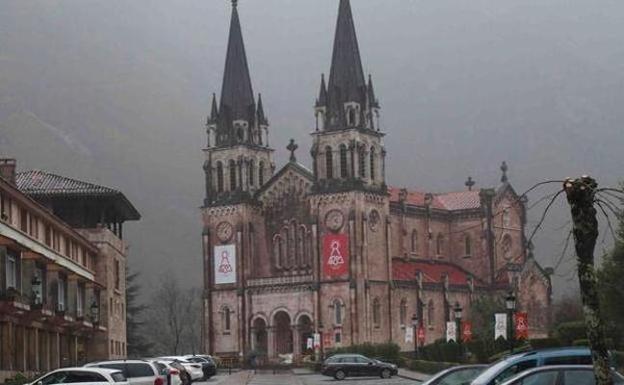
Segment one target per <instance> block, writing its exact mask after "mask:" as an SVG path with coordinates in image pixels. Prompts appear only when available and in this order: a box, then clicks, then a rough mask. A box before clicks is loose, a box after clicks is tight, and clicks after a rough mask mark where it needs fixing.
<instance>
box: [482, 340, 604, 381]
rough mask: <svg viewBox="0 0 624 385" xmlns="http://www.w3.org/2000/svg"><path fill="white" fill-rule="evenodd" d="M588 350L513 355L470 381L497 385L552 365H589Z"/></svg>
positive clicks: (560, 349) (545, 350)
mask: <svg viewBox="0 0 624 385" xmlns="http://www.w3.org/2000/svg"><path fill="white" fill-rule="evenodd" d="M591 364H592V358H591V352H590V351H589V349H588V348H582V347H573V348H556V349H544V350H534V351H530V352H525V353H519V354H513V355H510V356H507V357H505V358H503V359H502V360H500V361H498V362H496V363H494V364H493V365H491V366H490V367H489V368H487V369H486V370H485V371H484V372H483V373H481V374H480V375H479V376H478V377H477V378H475V379H474V380H473V381H472V385H499V384H502V383H503V382H505V381H506V380H507V379H509V378H511V377H513V376H515V375H516V374H518V373H521V372H524V371H525V370H529V369H532V368H536V367H541V366H552V365H591Z"/></svg>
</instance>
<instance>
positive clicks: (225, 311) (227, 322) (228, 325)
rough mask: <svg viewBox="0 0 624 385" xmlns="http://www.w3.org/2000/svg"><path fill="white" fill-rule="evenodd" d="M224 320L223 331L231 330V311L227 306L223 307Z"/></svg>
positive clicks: (222, 321) (222, 322)
mask: <svg viewBox="0 0 624 385" xmlns="http://www.w3.org/2000/svg"><path fill="white" fill-rule="evenodd" d="M221 316H222V320H221V324H222V326H223V332H226V333H227V332H229V331H230V329H231V311H230V308H229V307H227V306H224V307H223V311H222V313H221Z"/></svg>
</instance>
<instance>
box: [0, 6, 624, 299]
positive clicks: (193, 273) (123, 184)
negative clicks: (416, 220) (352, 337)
mask: <svg viewBox="0 0 624 385" xmlns="http://www.w3.org/2000/svg"><path fill="white" fill-rule="evenodd" d="M229 4H230V2H229V1H227V0H124V1H121V0H0V154H1V155H3V156H4V155H8V156H15V157H17V158H18V161H19V166H20V168H21V169H29V168H40V169H45V170H49V171H54V172H57V173H60V174H63V175H67V176H73V177H79V178H83V179H86V180H90V181H94V182H98V183H103V184H106V185H109V186H112V187H117V188H119V189H121V190H122V191H124V193H126V195H127V196H128V197H129V199H130V200H131V201H133V202H134V203H135V205H136V206H137V208H138V209H139V210H140V211H141V213H142V214H143V219H142V221H141V222H139V223H136V224H130V225H128V226H127V227H126V228H127V229H128V233H127V239H128V241H129V243H130V245H131V248H130V265H131V267H132V268H133V269H134V270H138V271H140V272H141V273H142V274H143V280H144V281H143V282H144V283H145V284H146V285H147V286H148V287H149V286H150V285H154V284H156V283H157V282H158V280H159V276H160V275H161V274H162V273H163V272H167V273H171V272H172V271H173V272H175V273H174V274H176V275H177V276H178V277H184V280H185V283H186V284H188V285H196V286H199V285H200V284H201V269H200V266H201V250H200V234H201V223H200V217H199V206H200V205H201V203H202V199H203V179H202V178H203V175H202V168H201V167H202V163H203V158H202V152H201V150H202V148H203V145H204V143H205V132H204V130H205V129H204V126H203V124H204V122H205V118H206V115H207V113H208V112H209V108H208V107H209V101H210V97H211V94H212V93H213V92H216V93H217V95H218V94H219V92H220V87H221V78H222V72H223V64H224V61H225V47H226V42H227V33H228V27H229V17H230V5H229ZM352 7H353V13H354V17H355V19H356V20H355V22H356V28H357V31H358V37H359V42H360V51H361V54H362V59H363V63H364V70H365V72H366V73H367V74H368V73H371V74H372V75H373V81H374V83H375V87H376V94H377V97H378V98H379V100H380V103H381V106H382V120H381V123H382V129H383V130H384V131H385V132H386V133H387V134H388V135H387V137H386V139H385V144H386V148H387V150H388V162H387V175H388V183H389V184H391V185H399V186H408V187H415V188H419V189H421V190H425V191H432V192H441V191H448V190H457V189H463V188H464V181H465V180H466V178H467V176H468V175H471V176H472V177H473V178H474V179H475V180H476V181H477V182H478V185H477V187H490V186H495V185H496V184H497V183H498V181H499V178H500V172H499V170H498V167H499V164H500V162H501V161H502V160H507V162H508V163H509V165H510V178H511V181H512V183H513V184H514V186H515V187H516V190H517V191H518V192H521V191H523V190H525V189H526V188H528V187H529V186H531V185H533V184H534V183H536V182H538V181H541V180H545V179H562V178H564V177H566V176H578V175H580V174H582V173H591V174H592V175H594V176H596V177H597V178H598V179H599V182H601V183H603V184H610V185H614V184H616V183H617V182H618V181H619V180H621V179H623V177H622V169H623V166H624V152H623V151H622V150H621V148H622V145H623V144H624V134H623V130H622V127H621V123H622V121H624V109H623V108H622V106H624V96H623V93H622V89H623V86H624V27H623V26H624V3H623V2H621V1H616V0H614V1H607V0H598V1H586V0H515V1H507V0H472V1H457V0H352ZM337 8H338V1H337V0H240V1H239V11H240V15H241V23H242V27H243V35H244V38H245V43H246V48H247V54H248V59H249V64H250V69H251V77H252V82H253V87H254V91H255V92H256V93H258V92H261V93H262V94H263V102H264V106H265V111H266V113H267V115H268V118H269V120H270V122H271V133H270V141H271V144H272V145H273V147H275V148H276V149H277V151H276V161H277V163H278V166H279V165H281V164H283V162H285V161H286V156H287V152H286V151H285V149H284V147H285V146H286V144H287V142H288V140H289V139H290V138H294V139H295V140H297V142H298V143H299V145H300V147H299V151H298V159H299V160H300V161H301V162H303V163H305V164H307V165H309V164H310V161H309V145H310V143H311V141H310V138H309V136H308V134H309V132H311V131H312V129H313V128H314V114H313V105H314V100H315V98H316V95H317V92H318V87H319V81H320V75H321V73H323V72H325V73H328V71H329V64H330V59H331V46H332V42H333V33H334V27H335V20H336V13H337ZM557 187H558V186H556V185H555V186H551V187H550V188H545V189H543V190H542V191H540V192H538V193H537V194H534V195H532V196H531V199H532V201H533V202H535V201H537V199H539V198H540V197H542V196H543V195H545V194H547V193H552V192H554V191H556V188H557ZM542 207H543V205H540V206H538V207H536V208H534V209H532V210H531V223H530V224H529V227H528V231H529V232H530V231H531V229H532V225H533V224H534V223H535V220H536V219H537V217H538V216H539V214H540V212H541V211H540V209H541V208H542ZM564 208H565V205H564V202H563V200H562V201H561V202H560V204H559V205H556V207H555V211H554V212H553V215H552V216H551V217H550V218H549V220H548V221H547V223H546V224H545V226H544V230H543V231H541V232H540V233H539V234H538V236H537V239H536V241H537V247H538V248H537V250H536V254H537V257H538V260H540V261H541V262H542V264H543V265H545V266H550V265H553V263H554V261H556V260H557V259H558V257H559V254H560V253H561V248H562V242H563V239H565V236H566V232H567V231H568V230H567V229H568V228H567V227H566V226H565V225H566V221H567V216H566V213H565V211H564ZM600 241H601V242H600V244H599V248H601V247H603V246H607V245H608V239H605V240H604V242H602V241H603V238H602V237H601V239H600ZM571 272H572V268H571V265H569V264H567V265H566V264H563V265H562V266H560V267H559V268H558V269H557V276H556V277H555V283H556V285H557V286H556V288H561V287H563V285H567V284H568V283H567V278H569V277H571V276H572V275H571Z"/></svg>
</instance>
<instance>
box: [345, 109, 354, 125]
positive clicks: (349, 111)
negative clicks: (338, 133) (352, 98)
mask: <svg viewBox="0 0 624 385" xmlns="http://www.w3.org/2000/svg"><path fill="white" fill-rule="evenodd" d="M347 125H348V126H355V109H354V108H353V107H348V108H347Z"/></svg>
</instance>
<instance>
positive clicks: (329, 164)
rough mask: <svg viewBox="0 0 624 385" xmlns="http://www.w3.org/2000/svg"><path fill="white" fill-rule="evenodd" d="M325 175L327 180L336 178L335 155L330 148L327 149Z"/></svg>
mask: <svg viewBox="0 0 624 385" xmlns="http://www.w3.org/2000/svg"><path fill="white" fill-rule="evenodd" d="M325 175H326V176H327V179H333V178H334V154H333V153H332V148H331V147H330V146H327V147H325Z"/></svg>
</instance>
